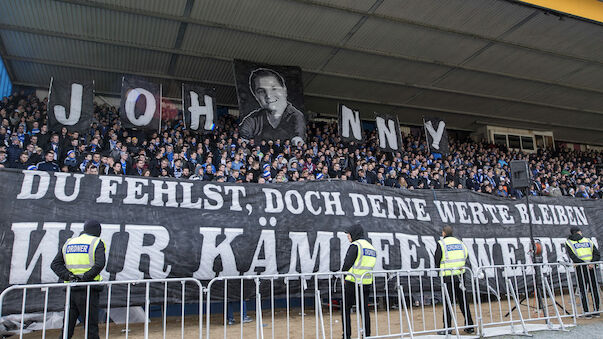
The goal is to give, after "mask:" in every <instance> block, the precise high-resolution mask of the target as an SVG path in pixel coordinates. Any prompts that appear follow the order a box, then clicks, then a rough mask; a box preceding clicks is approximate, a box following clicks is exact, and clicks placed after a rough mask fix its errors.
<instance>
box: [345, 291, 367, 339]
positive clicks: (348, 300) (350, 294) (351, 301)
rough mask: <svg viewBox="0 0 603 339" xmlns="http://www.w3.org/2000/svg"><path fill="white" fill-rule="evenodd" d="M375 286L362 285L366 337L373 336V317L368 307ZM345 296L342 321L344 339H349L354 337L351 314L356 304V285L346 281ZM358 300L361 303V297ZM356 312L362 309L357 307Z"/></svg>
mask: <svg viewBox="0 0 603 339" xmlns="http://www.w3.org/2000/svg"><path fill="white" fill-rule="evenodd" d="M372 286H373V285H362V294H363V295H364V305H362V306H363V313H364V334H365V336H370V335H371V315H370V310H369V307H368V303H369V297H370V295H371V288H372ZM343 289H344V295H345V307H343V305H342V308H341V311H342V319H343V324H342V325H343V338H344V339H348V338H351V337H352V329H351V327H352V326H351V325H352V324H351V323H350V312H351V311H352V306H353V305H355V304H356V284H355V283H353V282H351V281H347V280H346V281H345V283H344V285H343ZM358 300H359V301H360V296H358ZM356 312H360V308H359V307H356Z"/></svg>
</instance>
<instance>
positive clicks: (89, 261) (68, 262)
mask: <svg viewBox="0 0 603 339" xmlns="http://www.w3.org/2000/svg"><path fill="white" fill-rule="evenodd" d="M101 242H102V240H101V238H99V237H95V236H92V235H88V234H82V235H80V236H79V237H75V238H71V239H68V240H67V241H66V242H65V245H63V260H65V267H66V268H67V269H68V270H69V272H71V273H73V274H74V275H76V276H79V277H81V276H82V275H83V274H84V273H86V272H88V271H89V270H90V269H91V268H92V266H94V253H95V252H96V248H97V247H98V244H100V243H101ZM103 245H104V243H103ZM94 280H95V281H101V280H103V278H102V277H101V276H100V274H99V275H97V276H96V277H94ZM66 282H68V281H66Z"/></svg>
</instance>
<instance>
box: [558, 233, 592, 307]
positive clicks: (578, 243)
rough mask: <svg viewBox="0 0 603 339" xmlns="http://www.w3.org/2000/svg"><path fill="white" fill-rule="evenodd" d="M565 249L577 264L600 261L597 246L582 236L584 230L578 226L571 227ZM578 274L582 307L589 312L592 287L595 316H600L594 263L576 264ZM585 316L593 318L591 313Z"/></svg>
mask: <svg viewBox="0 0 603 339" xmlns="http://www.w3.org/2000/svg"><path fill="white" fill-rule="evenodd" d="M565 251H566V253H567V255H568V256H569V257H570V258H571V259H572V261H573V262H574V263H576V264H579V263H589V262H594V261H599V260H600V259H601V255H600V254H599V250H598V249H597V246H595V244H594V243H593V242H592V240H590V239H588V238H586V237H584V236H582V231H581V230H580V228H578V227H575V226H574V227H572V228H570V236H569V237H568V238H567V240H566V241H565ZM576 276H577V277H578V288H580V297H581V298H582V309H583V310H584V313H588V298H587V295H586V289H587V286H588V289H590V291H591V293H592V297H593V300H594V306H595V308H594V310H593V311H594V312H597V313H594V314H593V316H595V317H600V316H601V315H600V314H599V313H598V311H599V286H598V285H597V274H596V272H595V266H594V265H593V264H588V265H578V266H576ZM585 318H591V316H590V315H589V314H586V315H585Z"/></svg>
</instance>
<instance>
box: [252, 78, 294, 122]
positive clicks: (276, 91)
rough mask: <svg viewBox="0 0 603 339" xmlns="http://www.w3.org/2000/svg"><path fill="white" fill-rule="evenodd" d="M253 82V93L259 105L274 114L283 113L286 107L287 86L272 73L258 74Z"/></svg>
mask: <svg viewBox="0 0 603 339" xmlns="http://www.w3.org/2000/svg"><path fill="white" fill-rule="evenodd" d="M254 82H255V83H254V85H255V93H254V94H255V97H256V99H257V100H258V102H259V104H260V106H262V108H265V109H268V110H270V112H271V113H272V114H274V115H281V114H283V112H284V111H285V108H286V107H287V88H286V87H284V86H283V85H281V83H280V82H279V81H278V79H277V78H276V76H274V75H263V76H259V77H257V78H256V79H255V80H254Z"/></svg>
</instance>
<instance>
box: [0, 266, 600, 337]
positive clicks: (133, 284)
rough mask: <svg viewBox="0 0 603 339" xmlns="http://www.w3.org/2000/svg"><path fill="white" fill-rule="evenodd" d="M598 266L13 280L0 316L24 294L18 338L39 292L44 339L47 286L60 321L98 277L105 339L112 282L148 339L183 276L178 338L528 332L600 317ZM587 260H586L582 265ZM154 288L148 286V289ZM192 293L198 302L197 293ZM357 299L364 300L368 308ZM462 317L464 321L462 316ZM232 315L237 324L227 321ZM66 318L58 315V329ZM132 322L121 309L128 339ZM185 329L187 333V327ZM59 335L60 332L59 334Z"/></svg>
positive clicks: (0, 302) (165, 324) (0, 298)
mask: <svg viewBox="0 0 603 339" xmlns="http://www.w3.org/2000/svg"><path fill="white" fill-rule="evenodd" d="M602 264H603V263H602V262H597V263H590V264H578V265H574V264H567V263H547V264H515V265H504V266H503V265H494V266H484V267H479V268H477V269H475V271H472V270H471V269H469V268H465V273H464V275H462V278H460V277H459V276H455V277H450V276H447V275H445V274H442V273H443V272H446V271H450V270H443V269H411V270H391V271H375V272H371V273H366V274H365V275H363V276H362V277H360V279H358V281H361V280H362V279H363V278H367V277H368V276H369V275H371V276H372V277H373V284H372V285H368V286H369V287H363V286H362V285H361V284H358V283H353V282H346V280H345V277H346V276H350V274H349V273H342V272H332V273H331V272H329V273H309V274H283V275H255V276H233V277H218V278H214V279H213V280H211V281H210V282H209V283H208V285H207V287H205V288H203V287H202V285H201V283H200V282H199V281H197V280H195V279H192V278H185V279H152V280H136V281H134V280H133V281H107V282H95V283H76V284H60V283H57V284H38V285H15V286H11V287H9V288H7V289H6V290H4V291H3V292H2V293H1V294H0V316H2V315H3V314H2V310H1V307H2V305H3V303H4V301H5V299H6V296H7V295H9V294H10V293H17V292H21V293H20V300H21V312H20V317H21V321H20V331H19V332H20V333H19V334H20V338H22V337H23V330H24V322H25V321H24V315H25V314H26V301H27V298H29V296H30V295H33V294H34V292H36V293H38V296H40V295H41V296H42V297H43V298H44V307H43V315H44V317H43V319H44V320H43V321H44V323H43V324H42V338H45V337H46V332H47V330H46V326H45V318H46V317H45V316H46V313H47V311H48V300H49V294H50V293H54V292H52V291H51V290H53V289H57V291H59V292H61V293H64V300H65V304H64V310H65V312H66V317H65V319H67V318H68V312H69V307H68V306H69V298H70V293H71V291H72V289H73V288H77V287H80V288H81V287H85V288H86V293H87V304H86V306H87V309H88V303H89V300H88V299H89V295H90V288H92V287H94V286H95V285H100V286H104V287H106V293H107V299H106V301H107V305H108V306H109V307H107V308H106V309H107V315H106V322H105V329H104V331H105V338H109V337H110V334H109V333H110V330H109V327H110V325H109V322H110V312H111V307H110V306H111V305H113V303H112V300H111V295H112V293H111V291H112V289H115V288H117V286H118V285H119V286H123V287H124V288H125V289H126V290H127V294H125V295H126V298H125V299H126V300H125V301H124V300H120V303H121V304H124V305H125V307H126V312H127V313H128V314H129V310H130V307H131V306H133V305H135V304H136V302H138V305H142V306H144V311H145V321H144V325H143V326H144V330H143V331H144V332H143V333H144V338H145V339H146V338H148V337H149V333H150V331H151V329H150V328H149V316H150V306H151V304H152V303H155V304H158V303H160V304H161V305H162V315H161V318H162V324H161V326H159V328H157V327H153V329H152V330H153V331H154V332H153V334H154V335H155V336H158V334H159V333H158V332H159V331H161V332H162V334H163V338H166V332H167V329H168V325H169V324H168V322H167V318H168V314H167V309H168V303H170V304H171V303H176V304H177V302H175V300H174V299H175V298H174V296H168V284H177V283H180V284H181V285H182V287H181V294H180V295H179V296H178V297H179V298H180V300H179V303H180V308H181V309H180V314H179V316H180V319H179V320H180V321H179V322H180V324H179V325H180V337H181V338H184V337H185V333H186V337H187V338H188V337H191V336H195V337H196V336H197V334H198V337H199V338H200V339H202V336H203V332H205V336H206V337H207V338H220V337H223V338H229V339H230V338H235V337H238V338H253V337H255V338H258V339H260V338H261V339H263V338H292V337H296V338H299V337H301V338H304V337H314V338H329V339H332V338H334V337H336V338H339V337H341V334H342V332H343V330H342V328H346V327H347V326H348V325H349V326H350V329H351V332H349V335H351V334H353V335H354V336H356V337H358V338H367V339H368V338H400V337H410V338H413V336H415V335H422V334H433V333H439V334H442V333H443V334H447V335H450V334H454V335H455V336H456V337H457V338H458V337H459V336H460V333H461V331H465V332H468V333H472V332H473V330H475V335H479V336H480V337H488V336H493V335H503V334H520V335H521V334H525V335H527V334H528V333H529V332H530V331H534V330H546V329H548V330H565V329H566V327H568V326H573V325H576V318H577V317H588V316H594V315H597V314H598V311H599V305H600V302H601V296H600V294H601V293H599V292H600V285H599V284H600V282H599V281H600V279H601V275H602V273H603V271H602V270H603V265H602ZM589 265H592V267H593V268H592V269H591V268H589ZM581 272H582V273H581ZM584 272H587V273H584ZM583 278H584V279H583ZM586 278H588V279H586ZM580 279H582V280H580ZM153 284H155V285H156V284H160V288H161V287H162V288H163V292H164V293H163V298H159V299H160V300H159V299H158V298H157V295H155V298H154V299H153V300H151V298H150V297H149V293H150V291H151V286H152V285H153ZM187 284H192V285H193V286H194V288H193V289H194V293H197V289H198V291H202V292H199V293H198V294H199V295H198V302H199V308H198V312H199V317H198V322H197V321H196V319H195V320H193V321H191V320H190V319H189V321H188V322H187V324H186V325H185V307H184V305H185V303H186V302H190V299H185V296H186V295H187V293H186V285H187ZM135 288H137V289H138V291H139V292H141V290H140V289H141V288H142V290H143V291H144V298H143V299H142V300H143V302H142V303H140V299H138V300H134V299H135V298H133V299H132V300H131V298H130V296H131V294H132V293H131V292H132V291H133V290H134V289H135ZM346 288H347V289H350V288H352V289H353V290H354V292H353V295H352V294H351V293H345V292H346ZM157 290H158V288H157V287H156V286H155V287H154V292H157ZM189 291H191V290H189ZM348 291H349V290H348ZM40 292H41V294H40ZM155 294H157V293H155ZM203 294H206V296H205V297H204V295H203ZM50 295H52V294H50ZM189 295H190V294H189ZM576 295H579V296H580V297H577V296H576ZM583 296H584V298H583ZM62 297H63V295H61V298H62ZM193 298H194V299H195V301H196V300H197V296H196V295H194V296H193ZM351 298H353V299H351ZM204 300H205V304H203V301H204ZM578 302H579V303H578ZM247 303H249V304H251V305H253V306H252V308H253V309H254V310H255V315H254V319H253V320H255V324H250V325H244V322H247V320H249V319H247V318H245V316H244V314H245V311H246V310H245V309H246V307H245V305H246V304H247ZM116 304H119V303H116ZM352 304H353V305H354V306H355V308H356V313H355V315H352V316H351V317H350V321H349V323H348V322H347V320H346V318H345V317H342V314H337V313H340V312H342V310H346V309H349V308H351V307H352ZM364 305H368V307H367V308H365V306H364ZM216 306H218V307H216ZM236 310H238V312H239V313H240V314H239V316H238V318H235V317H234V313H235V311H236ZM212 311H213V314H212ZM338 311H340V312H338ZM229 313H230V314H232V315H229ZM366 315H368V316H370V318H372V319H371V321H370V322H369V323H365V322H364V317H365V316H366ZM203 317H205V318H203ZM461 317H463V319H464V321H461ZM473 317H475V318H473ZM85 319H86V320H85V321H84V324H83V325H84V331H85V332H84V336H85V337H86V338H87V329H88V321H87V317H85ZM469 319H471V320H473V319H475V321H471V320H469ZM203 322H205V328H203ZM235 322H236V323H237V324H236V325H235V326H230V325H232V324H233V323H235ZM191 324H192V325H191ZM66 325H67V322H66V320H65V322H64V324H63V326H64V328H65V327H66ZM130 327H131V325H130V324H129V316H128V315H127V316H126V323H125V337H126V338H128V332H129V329H130ZM169 330H170V333H169V335H167V336H174V333H173V330H174V326H173V325H172V327H171V328H170V329H169ZM191 332H194V334H192V335H191ZM63 338H66V332H65V333H64V335H63Z"/></svg>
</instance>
